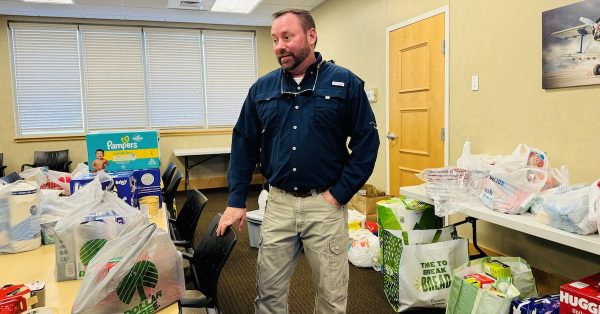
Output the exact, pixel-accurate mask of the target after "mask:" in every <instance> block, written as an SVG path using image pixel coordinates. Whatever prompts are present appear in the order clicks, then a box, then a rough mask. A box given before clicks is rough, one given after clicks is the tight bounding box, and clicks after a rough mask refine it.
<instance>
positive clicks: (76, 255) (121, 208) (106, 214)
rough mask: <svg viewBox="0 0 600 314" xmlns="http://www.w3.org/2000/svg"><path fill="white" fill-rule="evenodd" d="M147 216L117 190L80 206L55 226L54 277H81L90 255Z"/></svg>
mask: <svg viewBox="0 0 600 314" xmlns="http://www.w3.org/2000/svg"><path fill="white" fill-rule="evenodd" d="M145 224H148V218H147V217H146V216H145V215H144V214H142V213H141V212H140V211H139V210H137V209H136V208H133V207H131V206H129V205H128V204H127V203H125V202H124V201H123V200H121V199H120V198H119V197H118V196H117V195H116V194H114V193H113V192H110V191H104V192H103V196H102V198H100V199H98V200H97V201H96V202H94V203H93V204H91V205H86V206H82V207H80V208H78V209H76V210H74V211H72V212H71V213H70V214H69V215H68V216H66V217H64V218H62V219H61V220H59V221H58V223H57V224H56V226H55V227H54V231H55V235H56V237H55V244H56V249H55V252H56V268H55V276H56V280H57V281H64V280H73V279H81V277H83V276H84V275H85V271H86V267H87V265H88V262H89V261H90V259H91V257H93V256H94V255H95V254H96V253H97V252H98V250H99V249H100V248H101V247H102V246H103V245H105V244H106V242H107V240H112V239H114V238H116V237H118V236H119V235H120V234H123V233H124V232H126V231H127V230H131V229H133V228H136V227H138V226H141V225H145Z"/></svg>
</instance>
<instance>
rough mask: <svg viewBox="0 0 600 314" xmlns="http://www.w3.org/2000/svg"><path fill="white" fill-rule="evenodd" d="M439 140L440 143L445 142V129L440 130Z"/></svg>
mask: <svg viewBox="0 0 600 314" xmlns="http://www.w3.org/2000/svg"><path fill="white" fill-rule="evenodd" d="M440 139H441V140H442V142H445V141H446V128H442V130H441V132H440Z"/></svg>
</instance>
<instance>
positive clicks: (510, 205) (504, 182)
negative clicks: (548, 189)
mask: <svg viewBox="0 0 600 314" xmlns="http://www.w3.org/2000/svg"><path fill="white" fill-rule="evenodd" d="M547 176H548V172H547V171H546V170H543V169H536V168H520V169H517V170H513V171H510V172H507V171H503V170H502V169H494V170H492V171H491V172H490V175H489V176H488V178H487V180H486V181H485V183H484V186H483V192H482V193H481V201H482V202H483V204H485V205H486V206H487V207H489V208H491V209H493V210H496V211H499V212H502V213H507V214H515V215H517V214H523V213H525V212H527V211H528V210H529V208H530V207H531V206H533V204H534V203H535V202H537V201H539V198H538V194H539V193H540V190H541V188H542V187H543V186H544V184H545V183H546V179H547Z"/></svg>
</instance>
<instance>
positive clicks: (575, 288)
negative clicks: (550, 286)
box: [560, 273, 600, 314]
mask: <svg viewBox="0 0 600 314" xmlns="http://www.w3.org/2000/svg"><path fill="white" fill-rule="evenodd" d="M598 313H600V273H598V274H595V275H592V276H589V277H586V278H583V279H579V280H577V281H574V282H571V283H567V284H564V285H562V286H560V314H598Z"/></svg>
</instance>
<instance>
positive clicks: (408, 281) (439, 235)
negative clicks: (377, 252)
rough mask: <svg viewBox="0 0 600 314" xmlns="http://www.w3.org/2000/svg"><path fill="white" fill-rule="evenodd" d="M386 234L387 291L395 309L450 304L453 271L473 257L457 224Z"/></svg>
mask: <svg viewBox="0 0 600 314" xmlns="http://www.w3.org/2000/svg"><path fill="white" fill-rule="evenodd" d="M383 233H385V236H384V237H383V240H382V250H383V288H384V289H383V290H384V292H385V295H386V297H387V299H388V301H389V303H390V305H391V306H392V308H393V309H394V310H395V311H397V312H403V311H406V310H409V309H414V308H444V307H446V302H447V299H448V295H449V293H450V280H451V278H452V270H453V269H454V268H455V267H457V266H458V265H462V264H464V263H466V262H467V261H468V260H469V256H468V251H467V241H466V240H465V239H460V238H458V237H457V235H456V230H455V229H454V227H453V226H450V227H445V228H442V229H431V230H412V231H397V230H396V231H394V230H384V231H383Z"/></svg>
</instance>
